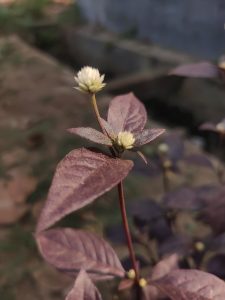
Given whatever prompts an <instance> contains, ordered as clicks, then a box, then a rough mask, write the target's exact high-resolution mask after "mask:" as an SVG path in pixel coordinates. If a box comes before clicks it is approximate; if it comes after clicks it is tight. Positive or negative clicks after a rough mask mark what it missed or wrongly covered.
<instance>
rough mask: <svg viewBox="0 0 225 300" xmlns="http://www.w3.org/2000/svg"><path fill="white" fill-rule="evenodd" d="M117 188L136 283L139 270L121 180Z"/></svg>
mask: <svg viewBox="0 0 225 300" xmlns="http://www.w3.org/2000/svg"><path fill="white" fill-rule="evenodd" d="M117 188H118V195H119V203H120V210H121V215H122V220H123V227H124V231H125V235H126V240H127V246H128V250H129V253H130V259H131V262H132V265H133V269H134V271H135V275H136V278H135V281H136V283H138V282H139V272H138V267H137V262H136V259H135V253H134V248H133V243H132V239H131V234H130V229H129V224H128V221H127V212H126V206H125V198H124V191H123V182H122V181H121V182H120V183H119V184H118V186H117Z"/></svg>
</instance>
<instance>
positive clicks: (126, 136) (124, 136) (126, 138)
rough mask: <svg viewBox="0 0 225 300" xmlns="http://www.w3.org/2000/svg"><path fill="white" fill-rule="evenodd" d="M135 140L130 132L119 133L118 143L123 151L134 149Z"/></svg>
mask: <svg viewBox="0 0 225 300" xmlns="http://www.w3.org/2000/svg"><path fill="white" fill-rule="evenodd" d="M134 142H135V138H134V135H133V133H131V132H129V131H121V132H119V133H118V136H117V138H116V143H117V144H118V145H119V146H120V147H122V148H123V149H131V148H133V147H134Z"/></svg>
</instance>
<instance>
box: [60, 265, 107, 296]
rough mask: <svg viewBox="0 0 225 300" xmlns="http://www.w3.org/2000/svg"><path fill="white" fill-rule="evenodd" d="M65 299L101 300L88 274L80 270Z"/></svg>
mask: <svg viewBox="0 0 225 300" xmlns="http://www.w3.org/2000/svg"><path fill="white" fill-rule="evenodd" d="M65 300H102V297H101V295H100V293H99V291H98V289H97V287H96V286H95V285H94V284H93V282H92V281H91V279H90V278H89V276H88V274H87V273H86V272H85V271H84V270H81V271H80V272H79V274H78V276H77V279H76V281H75V283H74V286H73V288H72V290H71V291H70V292H69V294H68V295H67V297H66V299H65Z"/></svg>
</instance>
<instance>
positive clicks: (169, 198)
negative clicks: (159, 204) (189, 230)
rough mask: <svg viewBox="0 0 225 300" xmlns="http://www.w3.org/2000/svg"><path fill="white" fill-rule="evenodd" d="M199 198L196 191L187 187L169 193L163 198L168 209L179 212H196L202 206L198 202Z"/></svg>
mask: <svg viewBox="0 0 225 300" xmlns="http://www.w3.org/2000/svg"><path fill="white" fill-rule="evenodd" d="M197 200H198V199H197V196H196V193H195V191H194V190H192V189H190V188H186V187H181V188H179V189H177V190H175V191H172V192H169V193H167V194H166V195H165V196H164V197H163V200H162V201H163V203H164V204H165V206H166V207H167V208H170V209H178V210H196V209H199V207H200V204H201V203H199V202H198V201H197Z"/></svg>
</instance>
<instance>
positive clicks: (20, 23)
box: [0, 0, 49, 32]
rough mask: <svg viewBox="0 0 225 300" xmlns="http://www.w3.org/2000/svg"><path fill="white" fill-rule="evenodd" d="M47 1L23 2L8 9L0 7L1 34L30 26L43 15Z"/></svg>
mask: <svg viewBox="0 0 225 300" xmlns="http://www.w3.org/2000/svg"><path fill="white" fill-rule="evenodd" d="M48 4H49V0H23V1H21V2H20V3H18V2H15V3H14V4H12V5H11V6H9V7H4V6H1V7H0V28H1V30H2V31H3V32H11V31H12V30H21V29H24V28H26V27H29V26H31V25H32V24H33V23H34V22H35V21H37V20H40V19H41V18H42V17H43V15H44V9H45V8H46V6H47V5H48Z"/></svg>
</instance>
